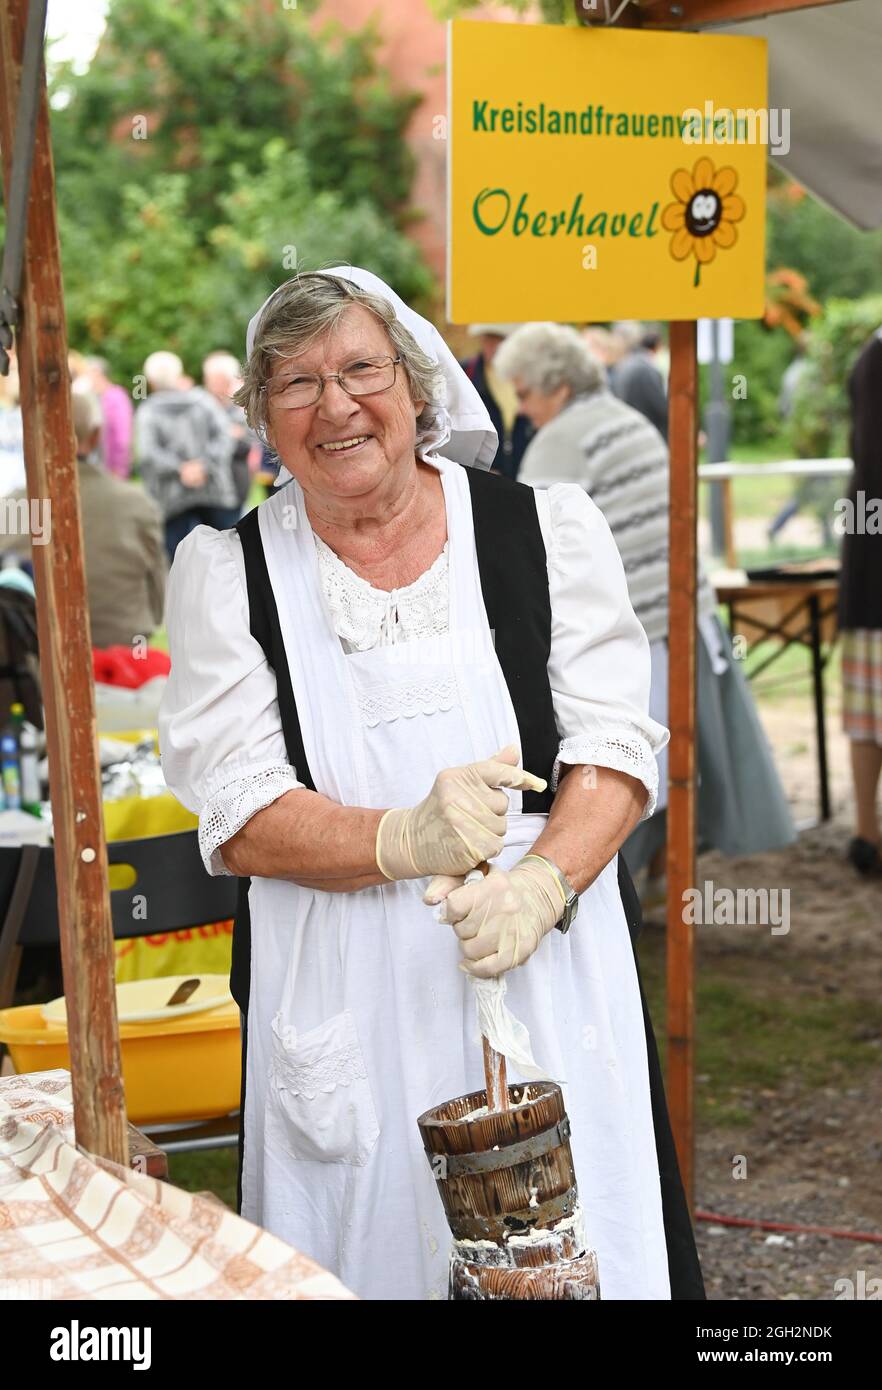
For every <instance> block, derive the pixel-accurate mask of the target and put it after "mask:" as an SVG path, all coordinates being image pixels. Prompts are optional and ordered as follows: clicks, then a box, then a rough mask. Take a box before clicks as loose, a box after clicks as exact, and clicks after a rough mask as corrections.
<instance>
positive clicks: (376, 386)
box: [260, 357, 401, 410]
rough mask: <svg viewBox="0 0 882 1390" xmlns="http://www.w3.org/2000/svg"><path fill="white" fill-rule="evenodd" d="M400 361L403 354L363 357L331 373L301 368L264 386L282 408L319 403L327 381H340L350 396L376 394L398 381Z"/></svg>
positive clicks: (268, 396)
mask: <svg viewBox="0 0 882 1390" xmlns="http://www.w3.org/2000/svg"><path fill="white" fill-rule="evenodd" d="M400 361H401V358H400V357H362V358H359V359H358V361H356V362H350V364H349V366H348V367H344V368H343V370H342V371H341V372H329V373H328V374H327V376H321V375H320V374H319V373H318V372H298V373H297V375H296V376H292V377H287V378H286V377H282V378H280V380H279V382H278V384H276V383H275V382H270V383H269V384H268V385H267V386H262V387H261V388H260V389H261V390H262V391H265V392H266V395H267V400H272V402H273V405H277V406H279V407H280V408H281V409H282V410H302V409H303V408H304V407H305V406H308V405H315V403H316V401H318V400H319V399H320V397H321V394H322V392H323V391H324V389H325V382H326V381H336V382H337V384H338V386H340V387H342V389H343V390H344V391H345V392H346V394H347V396H376V395H377V394H378V392H380V391H388V390H389V389H390V387H392V386H394V385H395V368H396V366H397V364H398V363H399V362H400Z"/></svg>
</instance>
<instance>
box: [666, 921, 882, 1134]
mask: <svg viewBox="0 0 882 1390" xmlns="http://www.w3.org/2000/svg"><path fill="white" fill-rule="evenodd" d="M639 951H640V970H641V974H642V976H643V983H644V988H645V990H646V996H647V999H648V1001H649V1008H650V1013H651V1015H652V1020H653V1027H654V1029H655V1035H656V1040H657V1042H658V1048H659V1054H660V1056H661V1058H662V1066H664V1059H665V1053H666V1038H665V978H664V971H665V951H664V939H663V933H662V932H660V931H657V930H649V931H646V932H644V934H643V936H642V938H641V941H640V948H639ZM695 1016H696V1028H697V1032H696V1060H695V1071H696V1075H702V1076H707V1078H708V1080H707V1081H706V1082H704V1083H702V1084H699V1085H697V1086H696V1088H695V1104H696V1118H697V1121H698V1123H699V1124H701V1125H703V1126H729V1125H738V1124H747V1123H750V1121H751V1119H752V1112H751V1110H750V1108H748V1107H746V1106H745V1105H744V1103H743V1101H744V1097H745V1096H747V1095H753V1096H755V1095H756V1093H757V1092H758V1091H760V1090H770V1091H774V1090H776V1089H777V1088H778V1087H779V1086H780V1085H781V1084H782V1083H783V1082H784V1081H792V1080H794V1079H797V1080H798V1081H799V1083H800V1085H801V1086H802V1087H804V1089H805V1092H806V1095H807V1096H809V1095H810V1094H811V1093H812V1092H813V1091H816V1090H817V1089H818V1088H820V1087H824V1086H837V1085H843V1084H856V1083H857V1082H859V1079H860V1073H861V1072H862V1071H865V1070H867V1069H868V1068H875V1067H878V1064H879V1054H878V1050H877V1049H875V1048H869V1047H868V1046H867V1035H868V1033H869V1034H871V1033H873V1032H875V1033H876V1034H882V1005H880V1004H879V1003H878V1002H872V1001H870V1000H866V999H850V998H848V997H847V996H846V995H842V994H835V995H833V994H831V995H828V994H824V993H821V992H820V989H819V988H810V987H807V986H803V985H800V984H797V983H795V982H794V981H793V980H791V979H788V980H786V981H782V980H781V978H780V976H777V975H776V974H775V973H774V972H773V971H770V969H769V963H768V961H766V960H765V959H764V958H760V959H756V958H753V957H748V956H745V955H743V954H741V953H739V954H738V955H737V956H732V957H731V958H723V959H720V958H717V959H716V960H714V962H713V964H712V965H704V966H702V965H701V963H700V962H699V963H698V964H697V968H696V980H695Z"/></svg>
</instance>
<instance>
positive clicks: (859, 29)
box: [714, 0, 882, 231]
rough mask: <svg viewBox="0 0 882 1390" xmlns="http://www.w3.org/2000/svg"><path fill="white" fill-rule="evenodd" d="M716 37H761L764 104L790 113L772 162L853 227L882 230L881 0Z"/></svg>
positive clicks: (860, 0) (848, 3)
mask: <svg viewBox="0 0 882 1390" xmlns="http://www.w3.org/2000/svg"><path fill="white" fill-rule="evenodd" d="M714 27H715V28H716V26H714ZM718 32H722V33H732V34H756V35H757V36H758V37H760V38H765V39H768V42H769V106H770V107H776V108H778V109H779V110H789V112H790V151H789V153H788V154H786V155H780V156H778V157H777V158H776V161H775V162H776V163H777V164H779V165H780V166H781V168H782V169H784V170H786V172H787V173H788V174H790V175H791V177H792V178H794V179H796V180H797V181H798V182H799V183H801V184H803V186H804V187H805V188H808V189H809V190H810V191H811V192H812V193H814V194H815V196H816V197H818V198H820V199H821V201H822V202H825V203H827V204H828V205H829V206H830V207H831V208H832V209H833V210H834V212H838V213H839V214H840V216H842V217H844V218H846V219H847V220H848V221H849V222H853V223H854V225H855V226H857V227H860V228H861V229H862V230H864V231H869V230H871V229H872V228H874V227H878V226H880V225H882V136H880V124H882V99H880V81H882V79H880V70H882V0H844V3H840V4H835V5H829V6H823V7H821V8H820V9H807V10H799V11H797V12H796V13H789V14H779V15H773V16H772V17H770V18H768V19H759V20H758V19H753V20H747V21H744V22H743V23H738V24H726V25H721V26H719V30H718Z"/></svg>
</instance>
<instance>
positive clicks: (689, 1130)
mask: <svg viewBox="0 0 882 1390" xmlns="http://www.w3.org/2000/svg"><path fill="white" fill-rule="evenodd" d="M670 339H671V341H670V347H671V372H670V388H669V407H668V409H669V419H670V428H669V437H670V612H669V618H668V633H669V636H668V647H669V665H670V676H669V694H668V724H669V725H670V729H671V744H670V750H669V754H668V766H669V780H668V849H667V874H668V911H667V1015H668V1058H667V1078H666V1083H667V1095H668V1105H669V1108H670V1115H671V1128H672V1129H673V1132H674V1140H675V1143H676V1146H677V1156H678V1158H679V1160H680V1171H681V1173H682V1176H683V1185H684V1188H685V1190H686V1197H687V1200H688V1201H689V1203H690V1206H691V1204H692V1187H693V1165H694V1147H695V1142H694V1128H693V1119H694V1117H693V1071H694V1057H693V1051H694V1018H695V1008H694V997H693V996H694V982H693V977H694V960H693V929H692V926H691V925H690V924H689V923H687V922H685V921H684V920H683V903H684V901H685V898H684V894H685V893H686V891H687V889H690V888H693V887H694V886H695V791H696V786H695V769H696V764H695V710H696V690H695V684H696V611H695V609H696V604H695V598H696V575H697V564H698V528H697V520H698V362H697V357H696V326H695V324H694V323H672V324H671V333H670Z"/></svg>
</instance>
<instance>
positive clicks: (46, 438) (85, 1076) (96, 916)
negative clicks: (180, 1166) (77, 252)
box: [0, 0, 128, 1164]
mask: <svg viewBox="0 0 882 1390" xmlns="http://www.w3.org/2000/svg"><path fill="white" fill-rule="evenodd" d="M26 15H27V0H0V146H2V153H3V178H4V187H5V189H6V194H7V199H8V193H9V180H10V175H11V162H12V148H13V132H14V130H15V119H16V107H17V104H18V91H19V85H20V78H21V59H22V52H23V48H24V30H25V20H26ZM20 307H21V322H20V326H19V328H18V330H17V331H16V350H17V358H18V370H19V377H20V382H21V407H22V415H23V417H24V444H25V462H26V468H27V488H28V496H29V498H30V505H31V508H34V507H35V506H37V507H39V508H40V509H41V512H42V518H41V519H42V524H43V527H44V532H45V533H46V534H48V536H49V541H48V544H41V545H34V546H33V561H34V582H35V587H36V591H37V627H38V633H39V641H40V670H41V674H42V684H43V704H44V708H45V713H46V739H47V752H48V756H49V768H50V792H51V797H52V822H53V828H54V836H55V874H56V879H57V883H58V919H59V926H60V932H61V958H62V967H63V970H64V992H65V995H66V998H67V1026H68V1036H69V1042H70V1055H71V1074H72V1078H73V1099H74V1113H75V1127H76V1138H77V1142H78V1143H79V1144H81V1145H82V1146H83V1147H84V1148H85V1149H87V1150H88V1151H89V1152H90V1153H95V1154H99V1155H101V1156H102V1157H105V1158H110V1159H112V1160H114V1161H115V1162H117V1163H122V1164H127V1163H128V1141H127V1134H126V1114H125V1102H124V1097H123V1088H122V1078H121V1070H120V1054H119V1036H118V1030H117V1021H116V992H115V988H114V962H113V929H112V925H111V915H110V899H109V896H108V886H107V848H106V845H105V841H104V821H103V814H102V805H101V778H100V772H99V768H98V747H97V735H96V725H95V698H94V685H93V681H92V652H91V645H92V644H91V635H90V631H89V609H88V603H87V599H86V578H85V571H84V567H83V536H82V527H81V523H80V499H79V477H78V471H77V461H76V445H75V443H74V432H73V422H72V418H71V399H70V374H69V372H68V366H67V334H66V329H65V318H64V301H63V297H62V283H61V265H60V261H59V248H58V225H57V219H56V209H55V176H54V170H53V164H52V148H51V144H50V138H49V119H48V102H47V99H46V81H45V73H43V74H41V79H40V93H39V109H38V115H37V130H36V144H35V150H34V165H33V174H32V179H31V191H30V200H29V203H28V222H27V240H26V249H25V264H24V270H23V277H22V289H21V299H20ZM50 527H51V529H49V528H50Z"/></svg>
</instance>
